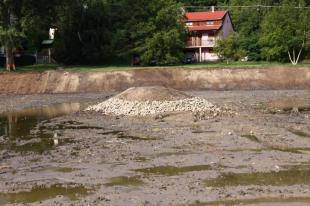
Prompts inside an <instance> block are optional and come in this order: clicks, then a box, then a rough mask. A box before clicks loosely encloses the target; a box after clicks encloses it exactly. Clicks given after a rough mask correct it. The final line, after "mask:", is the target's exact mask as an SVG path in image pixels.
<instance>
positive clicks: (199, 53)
mask: <svg viewBox="0 0 310 206" xmlns="http://www.w3.org/2000/svg"><path fill="white" fill-rule="evenodd" d="M199 62H201V47H199Z"/></svg>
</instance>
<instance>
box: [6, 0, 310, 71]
mask: <svg viewBox="0 0 310 206" xmlns="http://www.w3.org/2000/svg"><path fill="white" fill-rule="evenodd" d="M212 5H214V6H217V7H216V9H218V10H229V11H230V14H231V16H232V20H233V24H234V29H235V32H234V33H233V34H232V35H231V36H230V37H229V38H227V39H226V40H223V41H219V42H218V45H219V47H218V48H217V51H218V53H219V54H220V55H221V57H223V58H224V59H229V60H240V59H242V58H244V57H247V58H248V59H249V60H270V61H289V60H291V62H292V63H297V62H298V60H301V59H303V58H309V57H310V51H309V50H310V49H309V48H310V46H309V36H310V35H309V33H310V32H309V30H310V29H309V25H310V24H309V22H310V19H309V18H310V15H309V11H310V9H309V8H306V7H309V6H310V2H309V1H304V0H217V1H215V0H156V1H150V0H118V1H116V0H66V1H61V0H2V1H0V44H1V45H3V46H5V47H6V49H11V50H13V49H14V48H18V47H20V46H21V45H22V46H23V48H25V49H27V50H40V47H41V42H42V40H44V39H46V38H48V29H49V27H50V26H55V27H57V34H56V42H55V44H54V58H56V60H57V61H59V62H62V63H66V64H105V63H115V62H120V61H121V62H126V63H130V62H131V61H132V59H133V57H138V59H139V61H140V63H141V64H144V65H147V64H150V63H151V62H155V63H157V64H160V65H167V64H176V63H179V62H181V61H182V59H183V47H184V42H185V39H186V31H185V30H184V28H183V25H182V15H183V14H184V12H185V11H186V10H187V11H201V10H209V9H210V8H209V7H210V6H212ZM268 6H269V7H268ZM270 6H272V7H270ZM12 19H13V20H14V21H12V22H11V21H10V20H12ZM299 54H300V55H299ZM135 63H136V62H135Z"/></svg>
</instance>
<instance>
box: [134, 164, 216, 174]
mask: <svg viewBox="0 0 310 206" xmlns="http://www.w3.org/2000/svg"><path fill="white" fill-rule="evenodd" d="M210 169H211V166H210V165H193V166H185V167H175V166H159V167H151V168H143V169H136V170H135V171H136V172H142V173H145V174H149V175H165V176H174V175H180V174H183V173H187V172H195V171H196V172H198V171H206V170H210Z"/></svg>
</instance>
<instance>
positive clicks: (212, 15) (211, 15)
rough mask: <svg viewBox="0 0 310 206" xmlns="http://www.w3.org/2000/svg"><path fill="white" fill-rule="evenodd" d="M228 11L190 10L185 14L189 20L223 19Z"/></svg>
mask: <svg viewBox="0 0 310 206" xmlns="http://www.w3.org/2000/svg"><path fill="white" fill-rule="evenodd" d="M226 12H227V11H214V12H212V11H207V12H188V13H186V14H185V16H186V18H187V20H188V21H202V20H216V19H223V18H224V16H225V14H226Z"/></svg>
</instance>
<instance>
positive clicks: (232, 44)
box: [215, 32, 246, 64]
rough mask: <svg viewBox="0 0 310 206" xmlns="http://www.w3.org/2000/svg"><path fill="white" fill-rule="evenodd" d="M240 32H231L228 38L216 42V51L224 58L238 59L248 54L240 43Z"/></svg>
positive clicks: (227, 59) (228, 59)
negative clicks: (241, 47)
mask: <svg viewBox="0 0 310 206" xmlns="http://www.w3.org/2000/svg"><path fill="white" fill-rule="evenodd" d="M238 38H239V36H238V33H235V32H234V33H231V34H230V35H229V36H228V38H226V39H221V40H218V41H217V42H216V44H217V45H216V47H215V52H216V53H217V54H218V55H219V57H220V58H221V59H223V60H226V61H227V64H228V62H229V61H230V60H233V61H237V60H240V59H241V58H243V57H245V56H246V51H244V50H242V49H240V47H239V45H238V40H237V39H238Z"/></svg>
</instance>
